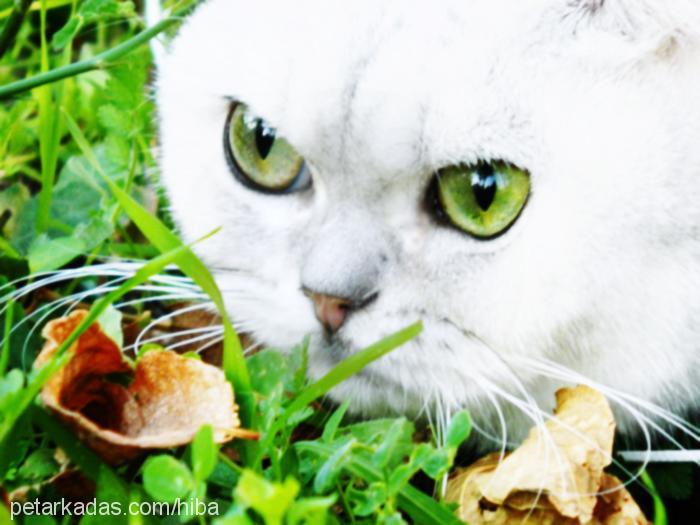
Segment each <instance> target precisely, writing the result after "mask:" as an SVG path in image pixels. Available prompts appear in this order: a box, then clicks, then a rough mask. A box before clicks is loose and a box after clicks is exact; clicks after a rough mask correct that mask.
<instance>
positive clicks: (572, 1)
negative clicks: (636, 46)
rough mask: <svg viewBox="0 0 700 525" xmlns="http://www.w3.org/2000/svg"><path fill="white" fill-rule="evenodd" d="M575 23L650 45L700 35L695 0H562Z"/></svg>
mask: <svg viewBox="0 0 700 525" xmlns="http://www.w3.org/2000/svg"><path fill="white" fill-rule="evenodd" d="M564 1H565V2H566V3H567V6H568V8H569V9H571V10H572V11H570V12H569V14H570V15H572V18H573V19H574V20H576V21H577V23H578V24H583V25H584V26H588V27H592V28H595V29H598V30H604V31H608V32H612V33H615V34H618V35H620V36H622V37H624V38H626V39H629V40H631V41H636V42H639V43H646V44H647V45H649V46H652V47H653V46H659V47H665V46H667V45H668V44H669V43H670V42H678V41H682V40H685V39H693V40H695V41H697V40H699V39H700V1H698V0H564Z"/></svg>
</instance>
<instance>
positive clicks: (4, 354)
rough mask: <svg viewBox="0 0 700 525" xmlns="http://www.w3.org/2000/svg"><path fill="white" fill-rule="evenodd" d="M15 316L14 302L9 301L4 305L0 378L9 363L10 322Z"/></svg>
mask: <svg viewBox="0 0 700 525" xmlns="http://www.w3.org/2000/svg"><path fill="white" fill-rule="evenodd" d="M14 314H15V302H14V301H13V300H12V299H10V300H9V301H8V302H7V303H6V304H5V327H4V328H5V329H4V331H3V332H4V333H3V338H2V349H1V350H0V376H3V375H5V371H6V370H7V364H8V363H9V362H10V338H11V335H12V321H13V320H14V319H13V318H14Z"/></svg>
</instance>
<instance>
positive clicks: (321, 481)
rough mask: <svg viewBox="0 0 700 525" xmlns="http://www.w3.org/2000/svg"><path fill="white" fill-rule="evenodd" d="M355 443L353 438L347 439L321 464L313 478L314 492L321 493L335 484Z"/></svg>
mask: <svg viewBox="0 0 700 525" xmlns="http://www.w3.org/2000/svg"><path fill="white" fill-rule="evenodd" d="M356 443H357V442H356V441H355V440H354V439H350V440H348V441H347V443H345V444H343V445H341V446H340V447H339V448H337V449H336V450H335V451H334V452H333V454H331V455H330V456H329V457H328V459H327V460H326V461H325V462H324V463H323V465H321V468H320V469H319V470H318V473H317V474H316V478H315V479H314V491H315V492H317V493H320V494H322V493H324V492H326V491H328V490H329V489H331V488H332V487H333V486H334V485H335V483H336V481H337V480H338V476H340V474H341V472H342V471H343V468H344V467H345V464H346V462H347V460H348V458H349V457H350V455H351V454H352V449H353V447H354V446H355V445H356Z"/></svg>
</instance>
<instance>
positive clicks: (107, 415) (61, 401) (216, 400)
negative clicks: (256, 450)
mask: <svg viewBox="0 0 700 525" xmlns="http://www.w3.org/2000/svg"><path fill="white" fill-rule="evenodd" d="M86 315H87V312H85V311H82V310H79V311H76V312H73V313H72V314H71V315H69V316H68V317H64V318H61V319H57V320H55V321H51V322H50V323H48V324H47V325H46V327H45V328H44V331H43V335H44V337H45V338H46V343H45V345H44V348H43V350H42V351H41V353H40V354H39V356H38V357H37V361H36V365H37V366H41V365H43V364H44V363H45V362H47V361H48V360H49V359H50V358H51V357H52V356H53V355H54V353H55V352H56V350H57V349H58V347H59V346H60V345H61V343H62V342H63V341H65V340H66V338H67V337H68V336H69V335H70V334H71V333H72V332H73V330H75V328H76V327H77V326H78V325H79V324H80V323H81V321H82V320H83V319H84V318H85V316H86ZM68 352H69V353H70V355H71V358H70V361H69V362H68V364H66V366H65V367H64V368H63V369H62V370H60V371H59V372H58V373H56V374H55V375H54V376H53V377H52V378H51V379H50V380H49V381H48V382H47V383H46V385H45V386H44V388H43V390H42V392H41V400H42V401H43V403H44V404H45V405H46V406H47V407H48V408H49V409H50V410H52V411H53V412H55V413H56V414H58V416H59V417H60V418H61V419H62V420H63V421H64V422H65V423H66V424H68V425H69V426H70V427H71V428H72V429H73V430H74V431H75V432H76V433H77V434H78V436H79V437H80V439H81V440H82V441H84V442H85V443H86V444H87V445H88V446H90V447H91V448H92V449H93V450H95V451H96V452H97V453H98V454H99V455H100V456H102V457H103V458H104V459H105V460H106V461H108V462H110V463H119V462H122V461H126V460H129V459H131V458H133V457H136V456H137V455H139V454H140V453H142V452H144V451H145V450H148V449H160V448H171V447H176V446H180V445H184V444H186V443H189V442H190V441H191V440H192V438H193V437H194V435H195V433H196V432H197V431H198V430H199V428H200V427H201V426H202V425H204V424H210V425H212V427H213V428H214V439H215V440H216V441H217V442H218V443H223V442H226V441H229V440H231V439H233V438H235V437H242V438H254V437H255V434H253V433H251V432H249V431H245V430H243V429H241V428H240V421H239V419H238V413H237V410H238V407H237V406H236V403H235V401H234V397H233V391H232V389H231V385H230V384H229V383H228V382H227V381H226V378H225V377H224V374H223V372H222V371H221V370H219V369H218V368H216V367H213V366H211V365H208V364H206V363H203V362H201V361H198V360H196V359H190V358H186V357H182V356H180V355H178V354H176V353H174V352H170V351H151V352H147V353H145V354H144V355H143V356H141V357H140V358H139V359H138V361H137V363H136V366H133V365H132V364H131V362H130V361H129V360H127V359H126V358H125V357H124V355H123V354H122V352H121V349H120V348H119V347H118V346H117V344H116V343H115V342H114V341H113V340H112V339H110V338H109V337H108V336H107V335H106V334H104V333H103V332H102V330H101V329H100V326H99V324H97V323H95V324H93V325H92V326H90V328H88V329H87V330H86V331H85V333H83V335H81V336H80V338H79V339H78V341H76V343H75V344H73V345H72V346H71V348H70V349H69V350H68Z"/></svg>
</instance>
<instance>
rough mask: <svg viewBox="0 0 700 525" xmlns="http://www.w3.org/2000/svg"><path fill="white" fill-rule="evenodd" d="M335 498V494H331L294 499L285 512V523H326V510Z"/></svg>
mask: <svg viewBox="0 0 700 525" xmlns="http://www.w3.org/2000/svg"><path fill="white" fill-rule="evenodd" d="M336 499H337V498H336V496H335V495H332V496H327V497H325V498H304V499H300V500H299V501H295V502H294V504H293V505H292V507H291V508H290V509H289V512H287V525H301V524H304V525H326V523H327V521H326V519H327V516H328V510H329V509H330V508H331V506H332V505H333V504H334V503H335V501H336Z"/></svg>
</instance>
